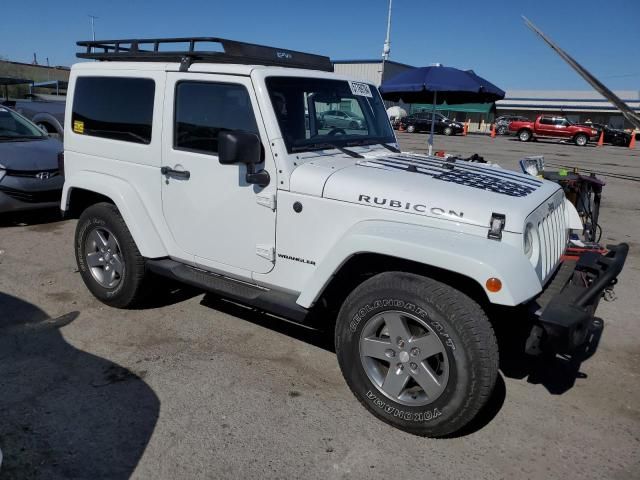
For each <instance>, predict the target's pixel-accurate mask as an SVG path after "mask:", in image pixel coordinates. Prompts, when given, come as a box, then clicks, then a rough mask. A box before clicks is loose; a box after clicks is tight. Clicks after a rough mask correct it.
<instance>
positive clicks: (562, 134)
mask: <svg viewBox="0 0 640 480" xmlns="http://www.w3.org/2000/svg"><path fill="white" fill-rule="evenodd" d="M509 132H510V133H511V134H515V135H516V136H517V137H518V138H519V139H520V140H521V141H523V142H528V141H529V140H531V139H532V138H533V137H549V138H567V139H571V140H572V141H573V142H574V143H575V144H576V145H578V146H580V147H582V146H584V145H586V144H587V143H588V142H589V140H590V139H595V137H596V136H597V135H598V131H597V130H596V129H594V128H591V127H586V126H580V125H574V124H573V123H571V122H570V121H569V120H567V119H566V118H564V117H551V116H546V115H538V118H536V121H535V122H529V121H527V122H520V121H516V122H511V123H510V124H509Z"/></svg>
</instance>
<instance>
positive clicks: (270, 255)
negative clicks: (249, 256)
mask: <svg viewBox="0 0 640 480" xmlns="http://www.w3.org/2000/svg"><path fill="white" fill-rule="evenodd" d="M256 255H258V256H259V257H262V258H266V259H267V260H269V261H270V262H273V261H274V260H275V258H276V249H275V248H274V246H273V245H265V244H258V245H256Z"/></svg>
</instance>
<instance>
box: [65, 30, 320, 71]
mask: <svg viewBox="0 0 640 480" xmlns="http://www.w3.org/2000/svg"><path fill="white" fill-rule="evenodd" d="M77 45H78V46H80V47H85V48H86V51H84V52H78V53H76V56H77V57H78V58H86V59H93V60H101V61H109V62H114V61H117V62H164V63H174V62H179V64H180V70H181V71H187V70H188V69H189V67H190V66H191V65H192V64H193V63H226V64H241V65H266V66H278V67H289V68H302V69H307V70H320V71H325V72H333V64H332V63H331V60H330V59H329V57H325V56H322V55H315V54H311V53H304V52H298V51H294V50H285V49H280V48H274V47H267V46H264V45H256V44H252V43H244V42H238V41H235V40H227V39H224V38H218V37H181V38H146V39H141V38H131V39H120V40H86V41H80V42H77ZM181 45H182V46H184V45H186V46H187V48H186V49H184V48H183V49H180V46H181ZM167 46H169V47H173V48H177V49H171V50H165V48H166V47H167ZM214 46H215V48H212V47H214ZM200 47H204V48H200ZM220 48H222V51H220Z"/></svg>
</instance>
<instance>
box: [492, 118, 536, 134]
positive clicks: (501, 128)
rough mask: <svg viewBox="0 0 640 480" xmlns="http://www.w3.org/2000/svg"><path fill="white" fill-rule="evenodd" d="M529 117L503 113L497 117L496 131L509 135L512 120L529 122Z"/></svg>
mask: <svg viewBox="0 0 640 480" xmlns="http://www.w3.org/2000/svg"><path fill="white" fill-rule="evenodd" d="M528 121H529V119H528V118H527V117H523V116H521V115H501V116H499V117H498V118H496V120H495V123H496V133H497V134H498V135H508V134H509V124H510V123H511V122H528Z"/></svg>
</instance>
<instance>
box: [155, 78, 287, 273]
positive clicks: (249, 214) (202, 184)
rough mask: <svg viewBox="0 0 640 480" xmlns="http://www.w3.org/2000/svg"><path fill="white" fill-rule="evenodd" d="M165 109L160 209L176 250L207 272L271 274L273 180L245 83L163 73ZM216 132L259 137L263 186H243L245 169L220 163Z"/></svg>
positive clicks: (253, 102) (271, 164)
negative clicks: (239, 132)
mask: <svg viewBox="0 0 640 480" xmlns="http://www.w3.org/2000/svg"><path fill="white" fill-rule="evenodd" d="M164 111H165V113H164V126H163V158H162V165H163V167H164V168H165V169H169V171H168V172H166V171H165V174H163V175H162V176H161V178H162V209H163V213H164V217H165V219H166V222H167V224H168V227H169V229H170V230H171V233H172V235H173V238H174V240H175V243H176V244H177V246H178V248H179V249H180V250H181V251H183V252H186V253H187V254H188V255H192V256H193V261H195V263H196V264H197V265H200V266H203V267H206V268H208V269H212V270H223V271H225V272H230V273H237V274H238V275H240V276H246V275H247V272H256V273H266V272H268V271H270V270H271V268H272V267H273V254H274V249H275V211H274V210H273V209H272V207H274V205H275V192H276V178H277V175H276V169H275V167H274V161H273V158H272V156H271V150H270V148H268V142H267V140H266V138H267V137H266V133H265V131H264V125H263V123H262V120H261V118H260V117H256V115H255V113H256V112H259V111H260V110H259V109H258V107H257V103H256V99H255V96H254V92H253V88H252V85H251V80H250V79H249V78H248V77H230V76H221V75H209V74H194V73H188V74H184V73H168V74H167V83H166V92H165V108H164ZM221 130H242V131H248V132H253V133H256V134H258V135H259V136H260V138H261V140H262V144H263V146H264V147H265V148H264V152H265V162H264V165H258V166H257V170H259V169H261V168H264V169H265V170H267V171H268V172H269V174H270V176H271V179H272V180H271V183H270V184H269V185H268V186H266V187H265V188H260V187H258V186H256V185H251V184H248V183H247V182H246V180H245V174H246V170H247V169H246V166H245V165H244V164H239V165H222V164H220V162H219V161H218V139H217V137H218V133H219V132H220V131H221ZM187 172H188V173H187ZM274 208H275V207H274ZM180 250H178V251H180ZM187 260H190V259H187Z"/></svg>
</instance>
